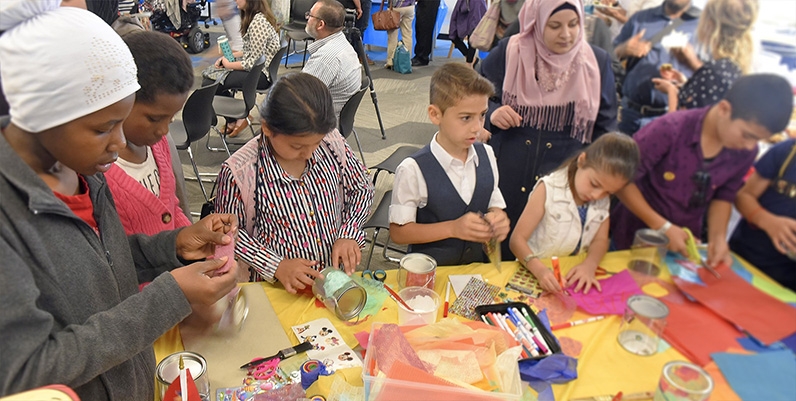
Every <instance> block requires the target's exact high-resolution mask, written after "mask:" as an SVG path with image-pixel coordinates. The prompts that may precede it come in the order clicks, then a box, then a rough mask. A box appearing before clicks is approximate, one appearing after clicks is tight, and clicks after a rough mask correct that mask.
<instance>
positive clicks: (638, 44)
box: [614, 0, 700, 135]
mask: <svg viewBox="0 0 796 401" xmlns="http://www.w3.org/2000/svg"><path fill="white" fill-rule="evenodd" d="M699 13H700V11H699V9H698V8H696V7H694V6H692V5H691V0H664V2H663V4H661V5H660V6H659V7H655V8H649V9H646V10H642V11H639V12H637V13H635V14H634V15H633V16H632V17H631V18H630V19H629V20H628V22H627V23H626V24H625V26H624V27H622V31H621V32H620V33H619V36H617V37H616V38H614V52H615V53H616V56H617V57H619V59H620V60H624V61H625V64H626V67H625V68H626V72H625V78H624V81H623V83H622V107H621V109H620V110H621V112H622V115H621V116H620V118H619V130H620V131H621V132H623V133H625V134H628V135H633V134H635V133H636V131H638V129H639V128H640V127H641V124H642V122H643V121H642V120H643V119H647V118H652V117H658V116H661V115H663V114H666V110H667V109H666V107H667V104H668V99H667V97H666V95H664V94H663V93H661V92H659V91H656V90H655V88H654V87H653V83H652V78H657V77H660V68H661V67H662V66H663V65H664V64H671V65H672V67H673V68H674V69H676V70H678V71H680V72H682V73H683V75H684V76H685V77H686V78H687V77H690V76H691V74H693V72H694V69H693V68H691V67H690V66H688V65H686V64H684V63H682V62H680V61H679V59H678V58H677V57H675V56H674V54H673V53H672V52H670V51H669V50H668V49H667V48H664V47H663V45H662V44H661V42H662V40H663V38H660V40H657V41H653V39H655V36H660V35H659V32H662V31H664V30H671V31H672V32H670V33H668V34H667V35H665V36H670V35H672V34H673V33H675V32H677V33H679V34H680V35H683V34H684V35H690V37H689V39H688V40H689V41H690V42H691V44H692V45H694V44H696V35H695V33H696V27H697V22H698V21H699ZM674 24H678V25H674ZM667 27H668V28H667ZM664 33H665V32H664ZM665 36H664V37H665Z"/></svg>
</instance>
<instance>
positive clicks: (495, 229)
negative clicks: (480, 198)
mask: <svg viewBox="0 0 796 401" xmlns="http://www.w3.org/2000/svg"><path fill="white" fill-rule="evenodd" d="M484 218H485V219H486V221H488V222H489V225H490V226H491V227H492V236H493V237H497V239H498V241H503V240H505V239H506V237H507V236H508V235H509V216H507V215H506V212H505V211H503V209H492V210H490V211H489V212H487V213H486V214H485V215H484Z"/></svg>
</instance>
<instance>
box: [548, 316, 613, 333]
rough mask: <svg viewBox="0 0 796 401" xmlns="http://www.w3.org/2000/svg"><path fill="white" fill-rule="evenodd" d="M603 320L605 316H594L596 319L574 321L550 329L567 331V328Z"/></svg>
mask: <svg viewBox="0 0 796 401" xmlns="http://www.w3.org/2000/svg"><path fill="white" fill-rule="evenodd" d="M603 319H605V316H603V315H600V316H594V317H590V318H588V319H581V320H575V321H572V322H566V323H561V324H556V325H553V326H552V327H550V329H551V330H561V329H566V328H567V327H572V326H579V325H581V324H586V323H591V322H597V321H600V320H603Z"/></svg>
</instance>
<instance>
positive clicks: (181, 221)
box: [105, 31, 193, 235]
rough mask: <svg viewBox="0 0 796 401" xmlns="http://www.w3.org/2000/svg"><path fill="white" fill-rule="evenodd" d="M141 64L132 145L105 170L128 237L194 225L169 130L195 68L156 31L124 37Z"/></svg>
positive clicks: (127, 124)
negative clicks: (183, 200)
mask: <svg viewBox="0 0 796 401" xmlns="http://www.w3.org/2000/svg"><path fill="white" fill-rule="evenodd" d="M123 39H124V41H125V42H126V43H127V45H128V46H129V47H130V52H131V53H132V54H133V58H134V59H135V63H136V66H137V67H138V83H139V84H140V85H141V89H139V90H138V92H137V93H136V97H135V105H133V110H132V111H131V112H130V116H129V117H127V119H126V120H125V121H124V126H123V129H124V134H125V137H126V138H127V147H126V148H124V149H122V150H121V151H119V159H117V161H116V163H114V165H113V167H111V169H110V170H109V171H108V172H107V173H105V178H106V179H107V180H108V186H109V187H110V189H111V193H112V194H113V199H114V202H115V203H116V210H117V211H118V213H119V218H120V219H121V221H122V225H123V226H124V229H125V231H126V232H127V234H128V235H130V234H137V233H143V234H147V235H154V234H157V233H159V232H161V231H164V230H172V229H175V228H179V227H184V226H187V225H190V224H191V221H190V220H189V218H188V216H187V215H186V214H185V213H183V210H182V209H181V208H180V206H179V200H178V198H177V195H176V188H177V185H181V183H177V182H176V180H175V174H174V170H173V168H174V167H177V168H182V166H173V165H172V158H171V151H170V149H169V144H168V140H167V138H166V134H168V132H169V123H170V122H171V120H172V118H173V117H174V115H175V114H176V113H177V112H178V111H180V109H182V106H183V104H184V103H185V100H186V99H187V97H188V93H189V91H190V90H191V86H192V85H193V66H192V64H191V60H190V58H189V57H188V55H187V54H186V53H185V51H184V50H183V49H182V47H181V46H180V45H179V43H177V42H176V41H175V40H174V39H172V38H171V37H169V36H167V35H164V34H161V33H156V32H145V31H142V32H135V33H132V34H129V35H125V37H124V38H123Z"/></svg>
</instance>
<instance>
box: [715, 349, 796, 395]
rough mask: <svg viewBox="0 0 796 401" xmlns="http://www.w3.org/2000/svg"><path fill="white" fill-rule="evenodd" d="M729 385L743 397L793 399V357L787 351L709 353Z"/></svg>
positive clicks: (795, 388) (795, 372) (795, 391)
mask: <svg viewBox="0 0 796 401" xmlns="http://www.w3.org/2000/svg"><path fill="white" fill-rule="evenodd" d="M712 356H713V360H714V361H716V364H717V365H718V366H719V369H721V373H722V374H723V375H724V377H725V378H726V379H727V382H729V383H730V387H732V389H733V390H734V391H735V392H736V393H738V395H739V396H740V397H741V399H744V400H793V399H796V385H794V382H793V378H794V377H796V359H794V357H793V353H792V352H790V351H789V350H784V351H773V352H763V353H759V354H752V355H738V354H729V353H716V354H713V355H712Z"/></svg>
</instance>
